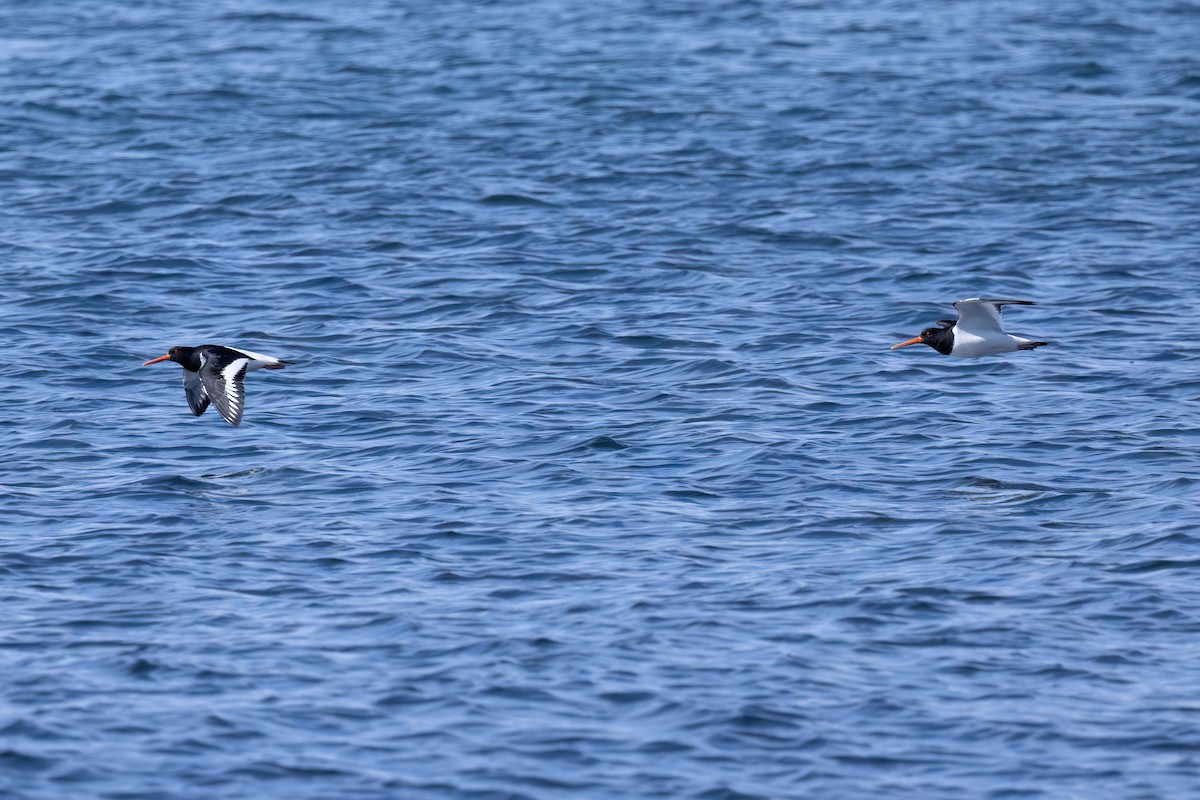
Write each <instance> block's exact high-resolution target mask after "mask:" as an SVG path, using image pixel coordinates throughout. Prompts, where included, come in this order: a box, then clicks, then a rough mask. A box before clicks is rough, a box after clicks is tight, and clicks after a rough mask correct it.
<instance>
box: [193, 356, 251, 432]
mask: <svg viewBox="0 0 1200 800" xmlns="http://www.w3.org/2000/svg"><path fill="white" fill-rule="evenodd" d="M249 364H250V359H248V358H244V357H243V358H234V359H232V360H228V361H227V360H225V359H223V358H214V357H212V356H209V357H208V358H207V359H205V361H204V365H203V366H201V367H200V382H201V383H203V384H204V391H205V392H206V393H207V394H208V397H209V399H211V400H212V402H213V405H215V406H216V407H217V412H218V413H219V414H220V415H221V418H222V419H224V420H225V421H226V422H228V423H229V424H230V425H237V424H238V423H239V422H241V421H242V409H243V408H245V406H246V391H245V389H244V388H243V386H242V379H243V378H245V377H246V367H247V366H248V365H249Z"/></svg>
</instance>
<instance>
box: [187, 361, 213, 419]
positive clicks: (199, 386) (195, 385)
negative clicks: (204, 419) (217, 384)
mask: <svg viewBox="0 0 1200 800" xmlns="http://www.w3.org/2000/svg"><path fill="white" fill-rule="evenodd" d="M183 393H184V394H185V395H187V401H188V407H189V408H191V409H192V413H193V414H195V415H196V416H197V417H198V416H200V415H201V414H203V413H204V410H205V409H206V408H208V393H207V392H205V391H204V382H203V381H201V380H200V374H199V373H198V372H192V371H191V370H190V369H185V370H184V371H183Z"/></svg>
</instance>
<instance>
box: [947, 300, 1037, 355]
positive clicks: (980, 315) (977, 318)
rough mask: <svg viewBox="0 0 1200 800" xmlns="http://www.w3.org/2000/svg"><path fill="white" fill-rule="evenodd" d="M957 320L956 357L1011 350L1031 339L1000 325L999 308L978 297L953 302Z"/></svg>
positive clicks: (955, 332)
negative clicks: (1015, 334)
mask: <svg viewBox="0 0 1200 800" xmlns="http://www.w3.org/2000/svg"><path fill="white" fill-rule="evenodd" d="M954 308H955V310H956V311H958V322H957V323H955V325H954V349H952V350H951V351H950V355H952V356H954V357H955V358H978V357H979V356H990V355H995V354H996V353H1010V352H1012V351H1013V350H1016V349H1017V347H1018V346H1019V345H1021V344H1023V343H1026V342H1031V341H1033V340H1032V339H1022V338H1020V337H1019V336H1012V335H1010V334H1007V333H1005V332H1004V331H1003V330H1001V328H1000V309H999V308H998V307H997V306H995V305H994V304H992V303H987V302H984V301H983V300H980V299H978V298H971V299H970V300H959V301H958V302H957V303H955V304H954Z"/></svg>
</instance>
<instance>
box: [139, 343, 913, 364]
mask: <svg viewBox="0 0 1200 800" xmlns="http://www.w3.org/2000/svg"><path fill="white" fill-rule="evenodd" d="M896 346H897V347H899V346H900V345H896ZM170 358H171V354H170V353H167V354H166V355H165V356H159V357H158V358H152V359H150V360H149V361H147V362H146V363H145V364H142V366H143V367H148V366H150V365H151V364H157V363H158V362H160V361H167V360H169V359H170Z"/></svg>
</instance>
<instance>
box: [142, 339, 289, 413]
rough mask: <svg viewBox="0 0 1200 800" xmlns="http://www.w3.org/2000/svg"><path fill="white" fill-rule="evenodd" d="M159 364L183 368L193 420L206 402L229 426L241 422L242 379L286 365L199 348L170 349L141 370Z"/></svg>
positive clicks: (261, 357) (234, 352)
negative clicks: (251, 373)
mask: <svg viewBox="0 0 1200 800" xmlns="http://www.w3.org/2000/svg"><path fill="white" fill-rule="evenodd" d="M159 361H174V362H175V363H176V364H181V365H183V392H184V394H186V395H187V401H188V406H190V407H191V409H192V413H193V414H195V415H196V416H197V417H198V416H200V415H201V414H203V413H204V410H205V409H206V408H208V404H209V401H212V402H213V403H214V404H216V406H217V411H218V412H220V414H221V418H222V419H224V420H225V421H226V422H228V423H229V424H230V425H237V424H238V423H239V422H241V421H242V408H243V407H244V406H245V404H246V392H245V389H243V388H242V379H243V378H245V377H246V373H247V372H253V371H254V370H256V369H283V368H284V366H286V365H287V364H290V363H291V362H290V361H281V360H280V359H278V358H272V357H271V356H264V355H260V354H258V353H252V352H250V351H249V350H238V349H236V348H233V347H222V346H221V345H219V344H202V345H200V346H199V347H172V348H171V350H170V351H169V352H168V353H167V354H166V355H165V356H159V357H158V358H152V359H150V360H149V361H147V362H146V363H144V364H142V366H143V367H145V366H149V365H150V364H157V363H158V362H159Z"/></svg>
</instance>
